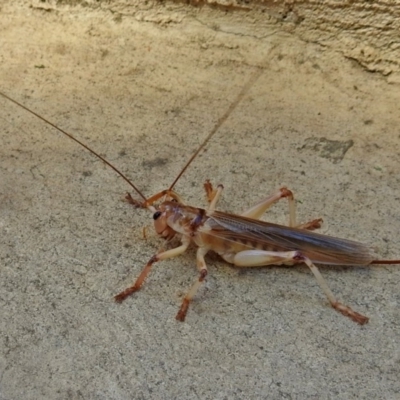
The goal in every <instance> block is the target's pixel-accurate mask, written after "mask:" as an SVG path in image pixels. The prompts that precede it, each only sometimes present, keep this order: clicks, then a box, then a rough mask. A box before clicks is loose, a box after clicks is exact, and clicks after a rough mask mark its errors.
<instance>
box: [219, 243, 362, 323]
mask: <svg viewBox="0 0 400 400" xmlns="http://www.w3.org/2000/svg"><path fill="white" fill-rule="evenodd" d="M224 258H225V257H224ZM227 261H229V262H231V263H233V264H234V265H236V266H238V267H257V266H267V265H282V264H284V265H294V264H302V263H304V264H306V265H307V266H308V267H309V268H310V270H311V272H312V273H313V274H314V276H315V278H316V279H317V282H318V284H319V286H320V287H321V289H322V291H323V292H324V293H325V296H326V297H327V298H328V300H329V302H330V303H331V306H332V307H333V308H334V309H335V310H337V311H339V312H340V313H342V314H343V315H345V316H346V317H349V318H351V319H352V320H353V321H355V322H357V323H358V324H360V325H364V324H366V323H367V322H368V318H367V317H365V316H364V315H361V314H359V313H357V312H356V311H354V310H352V309H351V308H350V307H349V306H346V305H344V304H342V303H340V302H338V301H337V299H336V297H335V296H334V294H333V293H332V291H331V290H330V288H329V286H328V284H327V283H326V281H325V279H324V278H323V277H322V275H321V273H320V272H319V269H318V268H317V267H316V266H315V265H314V264H313V262H312V261H311V260H310V259H309V258H308V257H306V256H304V255H303V254H301V252H300V251H288V252H275V251H264V250H245V251H241V252H239V253H237V254H235V255H234V256H233V257H232V259H229V260H228V259H227Z"/></svg>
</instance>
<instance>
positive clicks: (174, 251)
mask: <svg viewBox="0 0 400 400" xmlns="http://www.w3.org/2000/svg"><path fill="white" fill-rule="evenodd" d="M189 244H190V238H188V237H187V236H183V237H182V245H181V246H179V247H176V248H175V249H171V250H167V251H163V252H162V253H159V254H156V255H154V256H153V257H151V258H150V260H149V261H148V263H147V264H146V266H145V267H144V269H143V271H142V272H141V274H140V275H139V277H138V278H137V279H136V281H135V283H134V284H133V285H132V286H130V287H128V288H127V289H125V290H124V291H122V292H121V293H119V294H117V295H116V296H114V299H115V301H116V302H118V303H121V302H122V301H124V300H125V299H126V298H127V297H128V296H130V295H131V294H132V293H134V292H137V291H138V290H139V289H140V288H141V287H142V285H143V283H144V281H145V279H146V277H147V275H148V274H149V272H150V269H151V267H152V265H153V264H154V263H156V262H157V261H162V260H166V259H167V258H172V257H176V256H179V255H181V254H182V253H184V252H185V251H186V250H187V248H188V247H189Z"/></svg>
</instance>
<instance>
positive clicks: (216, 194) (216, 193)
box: [204, 179, 224, 211]
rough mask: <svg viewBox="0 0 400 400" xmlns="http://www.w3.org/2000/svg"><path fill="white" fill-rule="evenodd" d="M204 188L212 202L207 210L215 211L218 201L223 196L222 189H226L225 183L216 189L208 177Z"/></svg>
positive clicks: (209, 200)
mask: <svg viewBox="0 0 400 400" xmlns="http://www.w3.org/2000/svg"><path fill="white" fill-rule="evenodd" d="M204 189H205V191H206V194H207V200H208V202H209V203H210V204H209V206H208V208H207V211H214V210H215V207H216V205H217V203H218V200H219V199H220V197H221V194H222V191H223V190H224V187H223V185H221V184H220V185H218V186H217V188H216V189H214V188H213V185H212V183H211V182H210V180H209V179H207V180H206V181H205V183H204Z"/></svg>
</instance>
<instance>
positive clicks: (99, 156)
mask: <svg viewBox="0 0 400 400" xmlns="http://www.w3.org/2000/svg"><path fill="white" fill-rule="evenodd" d="M0 95H2V96H3V97H5V98H6V99H7V100H10V101H11V102H13V103H14V104H16V105H17V106H20V107H21V108H23V109H24V110H25V111H28V112H29V113H31V114H32V115H34V116H35V117H38V118H39V119H41V120H42V121H43V122H45V123H46V124H48V125H50V126H52V127H53V128H55V129H57V130H58V131H59V132H61V133H63V134H64V135H65V136H68V137H69V138H70V139H72V140H73V141H74V142H76V143H78V144H79V145H81V146H82V147H84V148H85V149H86V150H87V151H89V152H90V153H92V154H93V155H94V156H96V157H97V158H99V159H100V160H101V161H103V162H104V163H105V164H107V165H108V166H109V167H110V168H112V169H113V170H114V171H115V172H116V173H117V174H118V175H119V176H120V177H121V178H122V179H124V180H125V181H126V182H127V183H128V184H129V185H130V186H131V187H132V188H133V189H134V190H135V191H136V193H138V194H139V196H140V197H142V199H143V200H144V201H146V197H145V196H144V195H143V194H142V192H141V191H140V190H139V189H138V188H137V187H136V186H135V185H134V184H133V183H132V182H131V181H130V180H129V179H128V178H127V177H126V176H125V175H124V174H123V173H122V172H121V171H120V170H119V169H117V168H116V167H114V165H112V164H111V163H110V162H109V161H107V160H106V159H105V158H104V157H102V156H101V155H100V154H98V153H96V152H95V151H94V150H92V149H91V148H90V147H88V146H87V145H86V144H85V143H83V142H81V141H80V140H78V139H77V138H76V137H74V136H72V135H71V134H70V133H68V132H66V131H65V130H64V129H61V128H59V127H58V126H57V125H55V124H53V123H52V122H50V121H49V120H47V119H46V118H44V117H42V116H41V115H39V114H37V113H36V112H35V111H32V110H30V109H29V108H27V107H25V106H24V105H23V104H21V103H19V102H18V101H16V100H14V99H12V98H11V97H9V96H7V95H6V94H4V93H2V92H0Z"/></svg>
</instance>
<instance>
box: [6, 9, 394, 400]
mask: <svg viewBox="0 0 400 400" xmlns="http://www.w3.org/2000/svg"><path fill="white" fill-rule="evenodd" d="M10 4H11V3H10ZM203 13H204V14H203ZM219 18H220V19H219V22H218V25H216V24H213V20H212V14H210V13H209V12H206V11H202V10H197V11H196V15H195V16H191V15H190V14H188V16H187V18H185V19H184V20H182V21H179V22H176V21H175V22H176V23H171V24H169V25H163V24H161V25H160V24H154V23H150V22H143V21H138V20H135V19H133V18H122V19H120V18H115V16H113V15H112V14H110V13H106V12H101V11H97V12H95V11H89V10H87V9H78V10H75V11H73V12H63V11H60V12H44V11H42V10H38V9H35V8H32V9H28V8H23V7H22V8H17V7H13V6H12V5H9V6H4V7H3V10H2V13H1V14H0V26H1V34H0V41H1V45H0V60H1V64H0V88H1V89H0V90H1V91H3V92H5V93H7V94H8V95H10V96H12V97H14V98H15V99H17V100H18V101H20V102H22V103H24V104H25V105H26V106H28V107H30V108H32V109H33V110H35V111H36V112H38V113H40V114H41V115H43V116H45V117H46V118H48V119H50V120H51V121H53V122H54V123H56V124H57V125H59V126H60V127H62V128H64V129H66V130H68V131H69V132H71V133H73V134H74V135H76V136H77V137H79V138H81V139H82V140H84V141H85V142H86V143H87V144H89V145H90V146H92V147H93V148H94V149H95V150H96V151H98V152H100V153H101V154H103V155H105V156H106V158H107V159H108V160H110V161H111V162H112V163H113V164H115V165H116V166H117V167H118V168H121V169H122V170H123V171H124V172H126V173H127V174H128V175H129V176H130V177H131V179H132V180H133V182H134V183H135V184H136V185H137V186H138V187H139V188H140V189H141V190H143V192H144V193H145V194H146V195H151V194H154V193H156V192H157V191H159V190H161V189H164V188H166V187H168V186H169V184H170V183H171V182H172V180H173V179H174V178H175V176H176V175H177V173H178V172H179V170H180V168H182V166H183V165H184V163H185V162H186V160H187V159H188V157H189V156H190V154H191V153H192V152H193V151H194V150H195V149H196V148H197V146H198V145H199V144H200V143H201V142H202V140H203V139H204V138H205V137H206V136H207V134H208V133H209V132H210V130H211V129H212V127H213V125H214V123H215V121H216V120H217V119H218V118H219V117H220V116H221V115H223V113H224V112H225V111H226V109H227V108H228V107H229V105H230V104H231V102H232V101H233V99H234V98H235V97H236V95H237V93H238V92H239V91H240V90H241V88H242V87H243V85H244V83H245V82H246V81H247V80H248V79H249V77H250V76H251V75H252V74H253V73H254V71H255V68H256V67H257V66H261V67H262V68H263V69H264V72H263V74H262V76H261V77H260V79H259V80H258V81H257V83H256V84H255V85H254V86H253V87H252V88H251V90H250V91H249V93H248V95H247V96H246V98H245V99H244V100H243V101H242V102H241V104H240V105H239V106H238V108H237V109H236V110H235V111H234V112H233V113H232V115H231V116H230V117H229V119H228V120H227V121H226V123H225V124H224V125H223V127H222V128H221V129H220V130H219V132H218V133H217V134H216V135H215V136H214V138H213V139H212V140H211V142H210V143H209V145H208V146H207V150H206V151H205V152H204V153H202V155H201V156H200V157H198V159H197V160H196V161H195V162H194V163H193V164H192V165H191V166H190V168H189V170H188V171H187V173H186V174H185V175H184V176H183V177H182V179H181V180H180V181H179V183H178V184H177V186H176V190H177V191H179V193H181V194H182V196H183V197H184V198H185V199H187V201H188V203H189V204H191V205H196V206H200V207H201V206H204V205H205V199H204V193H203V189H202V183H203V182H204V180H205V179H207V178H210V179H212V181H213V182H215V183H218V182H221V183H223V184H224V186H225V189H226V190H225V193H224V197H223V199H222V201H221V202H220V208H221V209H222V210H225V211H230V212H239V211H241V210H243V209H245V208H246V207H248V206H249V205H251V204H253V203H255V202H256V201H257V200H259V199H260V198H262V197H263V196H264V195H266V194H267V193H268V192H270V191H272V190H274V189H276V188H278V187H280V186H282V185H287V186H288V187H290V188H291V189H292V190H293V191H294V192H295V194H296V196H297V199H298V200H299V201H298V215H299V219H300V220H303V221H305V220H308V219H310V218H314V217H320V216H321V217H323V218H324V221H325V224H324V226H323V229H322V232H323V233H326V234H329V235H336V236H340V237H345V238H349V239H355V240H359V241H361V242H365V243H369V244H370V245H371V246H373V247H374V249H375V250H376V254H377V257H379V258H400V244H399V237H400V206H399V200H400V163H399V153H400V133H399V126H400V113H399V104H400V90H399V86H398V85H397V86H396V85H389V84H388V83H387V81H386V80H385V78H384V77H382V76H381V75H378V74H371V73H368V72H365V71H363V70H362V69H361V68H360V67H359V65H357V64H355V63H353V62H351V61H350V60H346V59H343V58H342V57H341V55H340V54H337V53H335V52H334V51H332V50H328V49H326V48H322V47H319V46H317V45H313V44H307V43H304V42H300V41H298V40H297V39H296V38H295V37H291V36H289V35H287V34H280V33H278V32H275V31H274V30H273V29H272V28H268V27H267V26H266V27H264V28H263V29H264V30H265V32H264V33H265V34H264V35H261V36H263V37H264V38H263V39H260V38H259V37H258V38H257V37H255V36H253V35H244V34H240V33H237V32H236V31H235V29H236V28H237V29H239V27H236V28H235V26H229V29H228V27H227V26H224V19H223V17H221V14H219ZM199 21H201V22H199ZM226 24H228V22H226ZM210 27H212V28H210ZM224 28H226V29H224ZM223 31H229V32H230V33H224V32H223ZM239 31H240V29H239ZM0 127H1V128H0V129H1V130H0V132H1V134H0V141H1V142H0V143H1V145H0V168H1V186H0V224H1V235H2V240H1V243H0V256H1V265H0V268H1V286H0V302H1V319H0V335H1V336H0V339H1V341H0V352H1V356H0V398H1V399H4V400H6V399H7V400H11V399H39V398H44V399H80V398H84V399H89V398H91V399H133V398H134V399H172V398H185V399H198V398H201V399H236V398H237V399H243V398H246V399H260V398H269V399H277V398H298V399H303V398H316V399H317V398H318V399H332V398H335V399H350V398H364V399H367V398H368V399H371V398H387V399H389V398H391V399H394V398H398V397H399V396H400V383H399V379H398V377H399V374H400V364H399V363H400V346H399V343H400V322H399V321H400V311H399V302H400V297H399V281H400V268H399V267H398V266H384V267H365V268H353V267H323V268H322V273H323V275H324V276H325V278H326V279H327V281H328V282H329V284H330V286H331V289H332V290H333V291H334V292H335V293H336V294H337V295H338V297H339V298H340V299H341V300H343V301H344V302H345V303H347V304H349V305H351V306H352V307H353V308H354V309H355V310H357V311H359V312H361V313H364V314H366V315H367V316H369V317H370V322H369V324H367V325H365V326H362V327H361V326H358V325H356V324H355V323H353V322H352V321H351V320H349V319H347V318H345V317H343V316H342V315H340V314H338V313H337V312H335V311H334V310H333V309H331V308H330V306H329V304H328V302H327V300H326V298H325V297H324V295H323V294H322V293H321V291H320V289H319V287H318V285H317V283H316V281H315V280H314V278H313V276H312V275H311V274H310V273H309V271H308V270H307V268H306V267H302V266H300V267H296V268H289V267H286V268H282V267H281V268H279V267H270V268H257V269H247V270H239V269H235V268H232V267H231V266H229V265H228V264H226V263H224V262H222V261H221V260H220V259H219V258H218V257H217V256H215V255H210V256H209V257H207V262H208V265H209V278H208V281H207V284H206V285H205V288H204V289H203V290H201V291H200V293H199V295H198V296H197V297H196V299H195V301H194V302H193V305H192V307H191V309H190V311H189V313H188V316H187V319H186V322H184V323H180V322H177V321H176V320H175V318H174V317H175V314H176V312H177V309H178V307H179V304H180V301H181V299H182V296H183V294H184V293H185V292H186V290H187V289H188V288H189V287H190V285H191V284H192V282H193V281H194V279H195V278H196V268H195V253H194V249H190V250H188V251H187V252H186V253H185V254H184V255H183V256H181V257H179V258H176V259H173V260H169V261H165V262H163V263H160V264H159V265H156V266H155V267H154V270H153V271H152V273H151V275H150V277H149V279H148V280H147V282H146V284H145V286H144V288H143V290H142V291H140V292H139V293H137V294H136V295H134V296H132V298H129V299H128V300H127V301H126V302H124V303H123V304H115V303H114V302H113V299H112V297H113V295H115V294H116V293H118V292H119V291H120V290H122V289H124V288H125V287H126V286H127V285H130V284H131V283H132V282H133V280H134V279H135V277H136V276H137V275H138V274H139V272H140V271H141V269H142V267H143V265H144V264H145V263H146V261H147V260H148V259H149V258H150V257H151V256H152V255H153V254H154V253H155V252H157V251H158V249H159V248H160V247H162V246H163V245H164V243H162V242H161V241H160V239H159V238H157V237H156V235H155V234H154V233H153V231H152V218H151V215H150V214H149V213H147V212H146V211H144V210H135V209H133V208H132V207H130V206H129V205H127V204H126V203H124V202H122V201H121V199H122V198H123V197H124V193H125V192H126V191H129V189H130V188H129V187H128V186H127V185H126V184H125V182H124V181H123V180H122V179H121V178H119V177H118V176H116V175H115V173H114V172H113V171H110V170H109V169H108V168H107V167H106V166H104V165H103V164H102V163H101V162H100V161H98V160H96V159H95V158H94V157H92V156H91V155H89V154H88V153H87V152H85V151H84V150H83V149H81V148H80V147H78V146H77V145H76V144H74V143H73V142H71V141H69V140H68V139H66V138H65V137H63V136H62V135H60V134H59V133H58V132H57V131H55V130H54V129H52V128H49V127H48V126H46V125H44V124H43V123H42V122H41V121H39V120H38V119H37V118H34V117H33V116H31V115H29V114H27V113H26V112H25V111H23V110H21V109H19V108H18V107H16V106H14V105H13V104H11V103H10V102H8V101H6V100H4V99H0ZM266 218H268V220H270V221H273V222H278V223H282V224H283V223H286V221H287V207H286V204H284V203H283V204H280V205H278V206H276V207H275V208H273V209H272V210H271V211H270V212H269V213H268V215H267V216H266ZM145 226H147V227H149V228H148V229H147V232H148V238H147V239H146V240H145V239H144V238H143V235H142V231H143V227H145Z"/></svg>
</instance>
